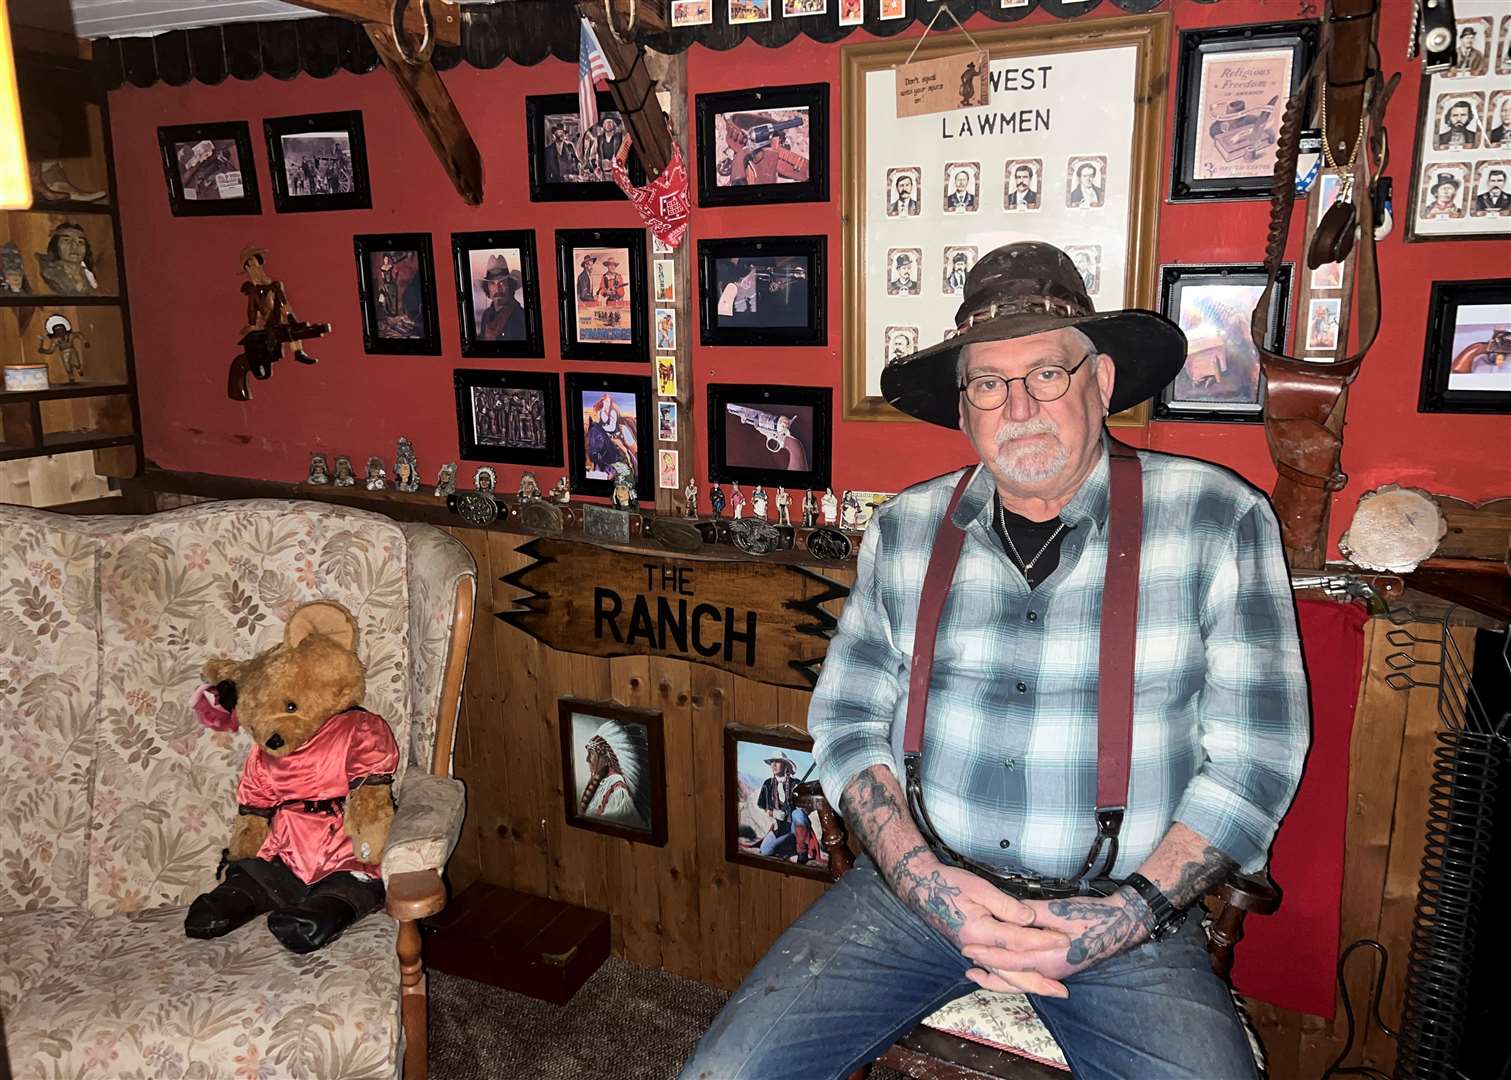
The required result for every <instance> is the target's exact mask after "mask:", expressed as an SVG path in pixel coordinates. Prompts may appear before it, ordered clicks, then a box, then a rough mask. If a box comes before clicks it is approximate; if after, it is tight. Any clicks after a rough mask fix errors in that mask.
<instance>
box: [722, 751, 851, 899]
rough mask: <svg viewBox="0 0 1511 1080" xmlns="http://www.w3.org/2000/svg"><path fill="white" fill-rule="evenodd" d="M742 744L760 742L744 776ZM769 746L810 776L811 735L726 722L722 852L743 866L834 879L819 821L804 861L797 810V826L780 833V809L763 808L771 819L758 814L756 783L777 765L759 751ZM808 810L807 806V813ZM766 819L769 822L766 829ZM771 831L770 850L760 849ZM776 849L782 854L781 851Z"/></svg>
mask: <svg viewBox="0 0 1511 1080" xmlns="http://www.w3.org/2000/svg"><path fill="white" fill-rule="evenodd" d="M742 746H750V747H754V748H756V749H754V750H753V751H752V752H747V754H746V769H745V770H744V771H743V775H744V777H745V778H746V779H745V780H743V781H742V779H741V776H742V770H741V767H740V749H741V747H742ZM769 751H775V752H774V753H772V755H771V756H772V757H776V756H778V755H782V756H786V758H787V760H788V761H791V762H793V764H794V766H795V767H794V770H793V775H794V777H795V778H797V779H811V765H812V760H813V740H812V739H811V738H808V737H807V736H804V735H796V734H789V733H787V732H785V731H780V730H773V729H771V728H758V727H747V726H745V725H742V724H730V725H728V726H726V727H725V728H724V858H725V859H726V860H727V861H729V862H732V863H738V864H739V865H741V866H752V867H755V868H757V869H760V870H774V871H776V872H777V873H780V874H792V875H793V876H795V877H805V878H811V879H813V880H814V881H831V880H833V879H832V877H831V875H830V873H829V861H828V853H827V852H825V851H824V849H823V845H822V844H821V843H818V831H819V830H818V823H817V822H810V823H809V825H810V828H811V837H812V840H811V841H810V844H809V846H808V856H809V857H808V860H807V861H806V862H801V863H800V862H797V861H796V859H797V858H798V857H799V852H800V849H799V847H798V844H797V828H796V825H797V821H796V820H795V815H794V819H793V820H792V821H791V824H792V826H793V827H792V828H790V829H788V830H787V832H786V834H785V835H783V836H780V837H778V835H777V830H778V829H780V828H781V827H782V826H781V825H780V824H779V820H778V818H777V816H776V815H774V814H769V813H767V814H764V816H765V817H766V818H767V820H761V819H760V817H761V816H762V815H763V812H762V811H761V809H760V807H759V805H758V801H759V799H760V792H761V788H760V787H755V784H756V783H757V782H759V783H760V784H761V785H762V787H764V785H765V782H766V781H767V780H768V779H769V778H771V777H772V776H773V775H774V770H772V769H771V767H770V765H769V764H767V762H766V760H765V758H764V757H761V755H765V754H766V753H768V752H769ZM752 755H755V756H757V757H760V761H759V764H760V765H761V766H762V768H763V769H765V770H767V771H766V772H765V773H764V774H757V773H756V772H754V771H753V770H754V767H755V765H756V764H757V762H756V761H754V760H752ZM794 755H796V756H794ZM805 773H806V774H807V775H805ZM806 816H807V815H806V812H804V817H806ZM763 825H764V826H766V828H765V829H764V830H763V829H762V826H763ZM768 835H769V836H771V837H772V838H773V842H772V848H773V851H772V853H771V854H769V855H762V854H760V847H761V844H762V842H764V841H765V840H766V837H767V836H768ZM789 838H790V840H791V843H790V844H789V843H788V840H789ZM789 847H790V848H791V849H792V854H791V855H789V854H787V851H788V849H789ZM777 852H781V853H782V854H781V855H778V854H777Z"/></svg>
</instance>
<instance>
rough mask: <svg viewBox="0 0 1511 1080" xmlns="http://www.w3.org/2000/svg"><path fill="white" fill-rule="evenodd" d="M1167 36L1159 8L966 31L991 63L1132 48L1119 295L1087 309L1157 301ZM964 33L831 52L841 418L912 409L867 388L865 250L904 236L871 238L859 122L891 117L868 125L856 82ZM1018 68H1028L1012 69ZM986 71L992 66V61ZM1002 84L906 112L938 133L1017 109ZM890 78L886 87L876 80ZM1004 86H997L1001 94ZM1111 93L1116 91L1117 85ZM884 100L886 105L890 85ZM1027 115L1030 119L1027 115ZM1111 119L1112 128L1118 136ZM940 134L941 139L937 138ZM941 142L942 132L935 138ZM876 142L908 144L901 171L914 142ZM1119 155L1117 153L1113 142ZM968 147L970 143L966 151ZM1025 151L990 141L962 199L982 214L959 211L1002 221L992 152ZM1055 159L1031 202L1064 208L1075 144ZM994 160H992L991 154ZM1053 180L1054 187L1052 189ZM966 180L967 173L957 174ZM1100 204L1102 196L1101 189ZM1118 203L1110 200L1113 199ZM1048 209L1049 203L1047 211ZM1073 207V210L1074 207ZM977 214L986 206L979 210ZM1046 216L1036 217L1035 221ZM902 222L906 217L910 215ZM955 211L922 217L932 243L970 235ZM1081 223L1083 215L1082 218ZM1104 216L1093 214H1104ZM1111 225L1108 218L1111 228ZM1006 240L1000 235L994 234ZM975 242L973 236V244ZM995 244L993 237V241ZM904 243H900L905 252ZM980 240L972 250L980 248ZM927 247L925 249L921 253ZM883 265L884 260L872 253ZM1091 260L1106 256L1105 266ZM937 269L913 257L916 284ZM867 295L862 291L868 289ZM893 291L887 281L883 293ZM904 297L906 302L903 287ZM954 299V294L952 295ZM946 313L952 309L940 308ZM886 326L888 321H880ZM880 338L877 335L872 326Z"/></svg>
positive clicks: (870, 367)
mask: <svg viewBox="0 0 1511 1080" xmlns="http://www.w3.org/2000/svg"><path fill="white" fill-rule="evenodd" d="M1170 34H1171V17H1170V15H1169V13H1161V14H1154V15H1138V16H1125V17H1117V18H1109V19H1094V20H1091V19H1088V20H1077V21H1076V22H1074V23H1066V24H1052V25H1046V26H1035V27H1023V28H1019V27H1011V28H1007V29H1002V30H994V31H987V32H985V33H976V34H974V35H973V37H974V40H975V41H976V42H977V43H979V46H980V47H981V48H983V49H986V50H987V51H988V52H989V53H990V55H991V59H992V61H993V64H994V66H995V64H996V62H997V61H999V60H1004V61H1011V60H1014V59H1021V58H1026V57H1037V56H1046V55H1054V56H1059V55H1079V54H1087V53H1096V52H1102V51H1104V50H1109V49H1119V50H1120V49H1125V48H1128V47H1130V46H1131V47H1132V48H1133V50H1134V52H1133V56H1132V64H1131V69H1132V70H1131V78H1132V82H1133V87H1132V88H1131V89H1132V92H1131V101H1132V106H1131V110H1132V111H1131V124H1129V125H1127V133H1126V137H1127V140H1128V143H1127V147H1128V149H1127V159H1126V166H1127V179H1126V200H1125V201H1126V216H1127V228H1126V238H1125V244H1126V246H1125V248H1124V249H1123V251H1122V252H1121V253H1120V254H1121V256H1122V265H1123V267H1124V271H1125V272H1124V274H1123V284H1124V288H1123V295H1122V296H1121V297H1113V298H1112V299H1111V301H1110V302H1109V301H1108V299H1107V298H1106V297H1102V298H1097V297H1095V295H1094V299H1097V300H1098V307H1099V309H1100V308H1106V309H1113V308H1116V307H1139V308H1144V309H1146V310H1151V311H1153V310H1157V303H1158V291H1159V259H1158V252H1157V251H1156V250H1155V233H1156V225H1157V223H1158V220H1159V208H1160V191H1161V183H1162V180H1163V177H1162V166H1163V157H1164V145H1165V113H1166V101H1167V95H1168V93H1169V82H1170V79H1169V75H1170ZM964 44H965V40H964V38H963V37H962V36H961V35H958V34H933V35H930V36H929V37H928V38H926V39H925V40H924V41H923V42H922V44H921V45H920V44H918V43H917V42H916V41H915V40H914V39H909V40H907V41H878V42H874V43H868V44H863V45H849V46H845V47H843V48H842V49H841V59H840V101H841V104H840V115H841V116H844V117H845V120H846V123H845V125H844V132H843V140H844V142H843V151H842V154H841V180H840V191H841V196H840V198H841V220H842V221H843V222H844V229H843V237H842V239H843V247H844V250H843V256H842V257H843V273H842V275H841V280H842V282H843V285H842V296H843V304H844V309H843V323H842V327H843V331H842V332H843V348H844V358H843V379H842V398H843V400H842V402H841V408H842V410H843V412H842V415H843V417H844V419H846V420H880V421H899V420H901V421H907V420H911V419H912V418H911V417H909V416H906V415H904V414H903V413H901V412H898V411H897V410H896V409H893V408H892V407H891V406H890V405H888V404H887V403H886V401H885V400H884V399H883V398H882V397H880V395H879V394H876V393H873V392H870V387H871V385H872V384H871V381H870V380H871V378H872V376H873V375H874V374H876V373H877V372H879V370H880V366H879V365H875V364H873V363H872V362H871V357H872V354H873V353H875V354H876V356H878V357H880V356H882V355H883V350H884V349H885V348H886V346H885V343H884V342H881V341H875V342H873V341H871V340H870V339H869V337H868V333H867V316H866V301H867V295H868V292H871V291H872V290H873V289H878V290H879V291H880V294H881V296H882V297H883V298H884V299H886V298H887V297H886V281H885V278H886V274H885V270H884V269H883V271H882V273H881V274H879V275H878V274H877V273H875V269H876V268H875V267H873V266H871V263H872V262H876V261H878V260H875V259H872V258H871V257H870V256H871V255H873V254H879V253H884V252H885V251H886V249H887V248H889V247H898V246H899V245H906V244H907V243H908V242H909V241H908V240H907V238H906V237H904V238H899V239H894V238H893V237H890V236H882V235H880V234H879V233H876V232H875V231H874V230H876V229H878V228H880V227H884V226H882V225H881V224H880V223H881V222H885V221H886V220H887V219H888V216H889V212H888V210H887V208H886V207H887V204H886V199H887V193H885V192H880V191H879V188H880V186H881V185H883V184H884V183H885V181H884V179H883V178H884V177H885V176H886V171H885V170H880V171H878V170H876V169H868V167H867V163H868V158H869V157H870V156H871V149H872V148H871V147H870V146H869V145H868V142H867V134H868V132H870V131H873V130H875V129H878V128H881V129H883V131H884V133H885V129H886V128H890V127H891V126H893V125H894V124H896V123H897V122H898V121H896V120H895V118H893V117H891V116H888V117H887V120H886V123H885V125H883V124H881V123H868V117H867V109H868V100H867V99H868V87H867V80H868V77H869V76H870V75H872V74H873V73H878V72H882V71H886V70H890V69H894V68H896V67H897V66H898V65H900V64H902V63H903V62H904V61H905V60H907V59H908V56H909V54H910V53H911V52H913V51H914V48H915V46H916V49H917V55H916V56H915V57H914V59H915V60H917V59H930V58H934V57H938V56H941V55H944V54H947V53H950V52H954V51H958V50H959V49H961V48H962V47H964ZM1022 70H1029V69H1022ZM1033 70H1044V71H1048V72H1050V73H1051V74H1052V73H1053V67H1052V66H1048V65H1045V66H1044V67H1043V68H1042V69H1033ZM994 74H996V72H995V70H994ZM1045 78H1046V83H1045V85H1044V87H1043V89H1045V90H1048V91H1049V92H1050V93H1053V92H1054V88H1053V86H1052V85H1051V84H1049V83H1048V81H1047V80H1048V76H1046V77H1045ZM1003 79H1004V82H1003V85H1002V86H1000V87H998V86H994V88H993V95H992V99H991V103H990V104H989V105H988V106H985V107H981V108H977V109H974V110H973V109H963V110H954V111H952V112H948V113H942V114H936V115H933V116H928V117H921V118H913V119H915V120H919V119H921V120H923V121H925V122H927V123H932V124H939V125H942V126H941V128H940V130H941V132H945V131H947V130H948V127H947V126H946V125H949V124H950V123H951V122H952V120H951V118H955V119H954V121H953V122H954V123H956V124H958V123H959V122H960V120H959V118H960V116H961V115H962V114H988V113H990V114H998V113H1000V112H1003V111H1011V112H1013V113H1014V114H1016V113H1017V110H1018V108H1019V106H1018V105H1017V104H1015V103H1014V101H1013V98H1014V94H1013V93H1012V92H1011V91H1012V89H1018V88H1023V87H1021V86H1018V87H1012V86H1010V85H1009V84H1008V81H1007V77H1006V76H1003ZM888 85H890V84H888ZM1003 91H1006V92H1003ZM1119 93H1121V91H1119ZM869 94H870V96H872V97H873V98H875V97H876V96H877V91H876V87H875V85H874V84H873V85H872V86H871V87H870V88H869ZM878 100H880V99H879V98H878ZM886 100H887V101H888V103H889V104H890V93H889V94H888V95H887V97H886ZM1023 111H1025V112H1030V113H1031V114H1038V113H1042V114H1043V117H1044V120H1043V124H1044V128H1045V129H1046V130H1051V129H1052V125H1053V123H1054V121H1053V116H1052V113H1053V99H1051V100H1050V102H1049V104H1048V105H1047V106H1046V107H1045V108H1044V109H1041V110H1031V109H1023ZM1034 121H1035V117H1034V116H1033V115H1031V116H1030V122H1034ZM1074 123H1075V122H1074V121H1073V120H1071V121H1066V120H1061V121H1060V124H1061V125H1064V126H1063V127H1062V128H1061V130H1062V131H1068V130H1078V128H1072V127H1071V126H1070V125H1072V124H1074ZM1122 130H1123V129H1122V128H1119V130H1118V132H1117V134H1118V136H1119V137H1121V136H1122ZM945 138H950V137H949V136H945ZM940 141H941V142H942V141H943V139H941V140H940ZM887 145H888V146H893V145H906V146H908V147H909V150H908V152H905V153H904V154H902V155H901V156H898V157H897V159H896V162H895V164H896V165H897V166H898V167H899V168H901V167H904V166H910V165H912V164H914V163H915V161H914V157H915V156H916V150H917V146H918V141H917V140H913V139H910V140H908V141H907V142H904V143H895V142H888V143H887ZM1079 149H1080V152H1081V153H1082V154H1090V153H1094V152H1095V153H1100V152H1102V151H1103V150H1104V145H1103V144H1102V143H1097V144H1096V145H1087V146H1084V147H1081V148H1079ZM1117 152H1118V154H1119V155H1121V153H1122V151H1121V150H1118V151H1117ZM978 153H979V151H978ZM1037 153H1038V151H1037V150H1034V151H1030V150H1028V149H1023V148H1022V141H1021V140H1018V139H1014V140H1004V141H1003V142H1002V144H1001V145H1000V146H999V147H996V148H994V149H993V150H992V154H993V155H994V156H992V157H990V158H987V159H986V163H985V165H984V167H983V168H982V169H981V170H980V172H979V174H977V175H978V177H979V178H978V180H977V181H976V182H975V192H974V194H975V199H974V204H975V206H976V208H977V209H979V210H980V211H981V212H982V216H979V217H974V218H972V219H971V220H973V221H978V222H984V221H988V220H990V221H992V223H993V226H994V227H999V228H998V231H999V232H1001V231H1002V228H1000V227H1002V222H1001V221H998V220H997V219H998V218H1001V219H1003V220H1005V219H1007V218H1008V217H1009V216H1010V215H1008V214H1007V213H1005V211H1004V206H1005V198H1006V192H1005V186H1004V185H1005V180H1004V178H1003V175H1002V173H1003V160H1005V159H1017V158H1021V157H1024V156H1025V155H1026V156H1029V157H1033V156H1035V155H1036V154H1037ZM936 156H938V157H940V158H941V159H942V160H943V159H944V158H947V157H949V158H955V159H966V158H970V157H971V156H972V154H971V151H970V150H968V149H964V148H960V149H957V148H954V147H950V148H947V149H945V150H940V151H937V152H936ZM1059 156H1060V157H1062V158H1066V162H1061V163H1060V164H1059V168H1056V167H1055V166H1052V165H1051V163H1050V162H1049V161H1045V163H1044V168H1043V170H1042V172H1041V173H1040V174H1039V177H1040V180H1039V183H1040V189H1039V193H1038V200H1039V202H1040V204H1041V205H1042V204H1043V202H1045V201H1047V200H1049V199H1051V198H1056V199H1059V200H1061V201H1062V202H1063V203H1064V204H1065V205H1066V206H1068V207H1069V206H1076V205H1077V204H1076V203H1074V202H1072V201H1071V199H1070V197H1069V196H1068V194H1067V193H1066V190H1065V187H1064V184H1063V182H1062V181H1060V180H1059V177H1060V174H1061V173H1063V172H1064V165H1065V164H1066V163H1067V162H1068V159H1069V157H1073V156H1077V155H1076V154H1075V153H1071V154H1069V155H1067V154H1066V153H1064V152H1061V153H1060V154H1059ZM999 159H1000V160H999ZM957 165H958V161H946V163H945V165H944V168H945V169H947V170H948V169H953V168H956V167H957ZM930 168H931V167H930V166H924V172H925V175H923V177H922V187H923V188H924V190H923V191H922V192H919V193H918V196H917V198H918V202H919V203H920V204H922V205H923V206H925V207H928V206H931V205H932V204H933V203H936V202H938V201H939V200H940V197H941V191H942V181H941V180H940V179H939V178H938V176H939V174H938V170H937V169H935V170H934V171H935V173H936V176H935V177H930V176H929V175H927V173H928V172H929V170H930ZM931 179H932V180H933V185H932V186H933V188H934V190H932V191H931V190H929V187H930V180H931ZM1102 182H1103V185H1104V186H1106V184H1107V183H1108V178H1106V177H1102ZM871 184H874V185H877V188H878V190H877V191H871V190H869V189H868V185H871ZM1056 185H1059V186H1058V187H1057V186H1056ZM968 186H969V182H968ZM989 192H992V193H995V198H994V199H993V198H992V197H989V194H988V193H989ZM872 199H879V201H878V202H877V206H878V207H880V208H881V213H878V214H876V215H875V217H876V218H877V219H878V220H876V221H871V220H868V213H869V210H868V205H869V202H870V200H872ZM1109 202H1111V195H1110V193H1109ZM959 205H960V204H959V203H958V202H957V203H951V202H949V201H948V199H947V198H946V201H945V202H944V203H943V206H944V208H945V209H944V211H943V212H944V213H945V214H952V213H955V212H956V210H957V209H958V207H959ZM1121 205H1122V202H1121V201H1120V202H1119V206H1121ZM1100 208H1101V204H1100V202H1098V203H1097V204H1095V209H1100ZM1049 209H1053V208H1049ZM1081 212H1082V213H1084V211H1081ZM1110 212H1116V211H1111V210H1110ZM986 215H991V218H987V217H986ZM1046 219H1047V214H1046V217H1044V218H1039V219H1038V220H1046ZM910 220H917V215H916V212H915V214H914V217H913V218H911V219H910ZM964 220H965V216H964V215H957V216H955V217H952V218H949V219H947V221H944V220H941V221H935V222H931V223H929V225H928V227H929V229H930V230H931V237H932V238H933V239H934V240H936V241H937V243H936V246H938V245H942V244H947V245H950V246H951V247H956V246H967V245H970V244H971V242H972V241H971V239H970V235H971V234H969V233H966V232H965V231H964V229H965V225H964V224H960V226H959V228H960V231H959V232H951V231H950V230H949V228H948V225H951V224H955V223H957V222H964ZM1083 220H1086V219H1083ZM1105 220H1106V219H1104V222H1105ZM1116 224H1117V222H1116V221H1115V220H1114V221H1113V222H1112V225H1113V227H1114V229H1115V228H1116ZM1013 227H1014V228H1018V227H1026V223H1024V224H1023V225H1019V224H1017V223H1015V224H1014V226H1013ZM1025 238H1026V237H1025ZM1078 239H1079V237H1077V236H1066V237H1065V238H1064V240H1063V241H1062V242H1061V246H1062V247H1063V246H1064V244H1065V243H1070V242H1072V241H1073V240H1078ZM1000 242H1006V241H1000ZM978 246H979V245H978ZM993 246H995V245H993ZM908 250H912V249H908ZM986 250H990V248H983V249H982V251H983V253H984V252H985V251H986ZM927 258H928V255H927V254H926V255H925V259H927ZM881 262H882V263H883V264H884V260H881ZM1102 265H1106V264H1105V263H1104V264H1102ZM938 269H939V268H938V267H930V266H928V265H925V266H923V268H922V270H921V272H920V273H919V277H920V278H921V279H922V280H923V281H924V282H925V288H927V287H928V285H929V284H930V283H933V282H934V281H935V279H938V278H940V276H941V275H940V274H939V273H938V272H937V271H938ZM873 295H874V294H873ZM894 296H895V290H894ZM904 299H912V297H911V296H909V297H906V298H904ZM957 302H958V301H957ZM940 303H941V302H940V301H939V299H938V298H935V302H934V304H933V308H934V310H936V311H937V310H939V308H940ZM950 311H951V313H953V307H951V308H950ZM887 321H888V322H889V323H897V322H899V321H900V320H899V318H898V317H897V316H896V315H895V304H894V305H889V307H888V318H887ZM890 329H897V327H891V328H890ZM919 329H920V335H919V339H918V342H919V346H920V347H922V346H924V345H928V344H930V343H932V342H934V341H938V340H940V338H941V337H942V336H943V333H944V330H945V329H946V327H943V326H940V327H934V326H927V327H923V326H921V327H920V328H919ZM878 336H880V335H878ZM1148 421H1149V404H1148V403H1147V402H1145V403H1144V404H1141V405H1138V406H1136V407H1134V408H1132V409H1128V410H1125V411H1124V412H1121V413H1118V414H1117V415H1115V416H1113V417H1110V418H1109V419H1108V424H1110V425H1112V426H1117V427H1142V426H1144V425H1146V424H1147V423H1148Z"/></svg>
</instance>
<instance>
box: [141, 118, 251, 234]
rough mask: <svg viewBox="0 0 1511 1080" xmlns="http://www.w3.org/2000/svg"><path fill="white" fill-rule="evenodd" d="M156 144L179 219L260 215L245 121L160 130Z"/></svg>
mask: <svg viewBox="0 0 1511 1080" xmlns="http://www.w3.org/2000/svg"><path fill="white" fill-rule="evenodd" d="M157 142H158V146H159V147H160V148H161V149H162V152H163V173H164V175H165V176H166V177H167V179H168V205H169V207H170V208H171V209H172V210H173V214H174V216H175V217H205V216H208V215H211V214H260V213H262V197H261V196H260V195H259V194H258V192H257V169H256V167H255V166H254V165H253V164H252V133H251V129H250V128H248V127H247V123H246V121H245V120H231V121H227V122H226V123H223V124H180V125H176V126H173V127H160V128H158V129H157Z"/></svg>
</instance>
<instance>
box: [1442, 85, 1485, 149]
mask: <svg viewBox="0 0 1511 1080" xmlns="http://www.w3.org/2000/svg"><path fill="white" fill-rule="evenodd" d="M1484 111H1485V95H1484V94H1482V93H1479V92H1478V91H1471V92H1467V93H1461V92H1454V93H1448V94H1439V95H1438V100H1437V104H1436V105H1435V106H1434V123H1433V129H1432V148H1433V149H1434V150H1475V149H1477V148H1478V147H1479V145H1480V135H1481V132H1482V130H1483V126H1482V123H1481V121H1482V118H1483V115H1484Z"/></svg>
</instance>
